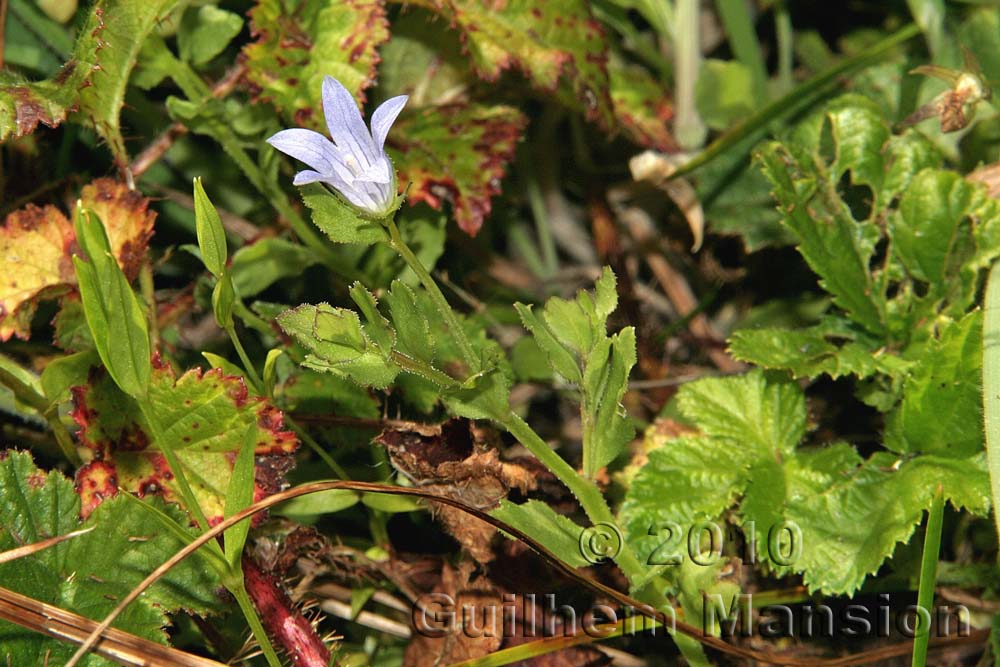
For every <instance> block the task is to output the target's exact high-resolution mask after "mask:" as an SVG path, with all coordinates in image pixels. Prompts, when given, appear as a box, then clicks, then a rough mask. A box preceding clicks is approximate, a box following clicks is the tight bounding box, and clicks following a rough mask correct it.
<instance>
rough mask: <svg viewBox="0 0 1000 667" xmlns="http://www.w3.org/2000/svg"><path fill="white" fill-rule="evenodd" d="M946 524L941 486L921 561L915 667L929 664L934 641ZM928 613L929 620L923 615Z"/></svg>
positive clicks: (933, 506) (932, 505) (925, 534)
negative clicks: (934, 614) (936, 594)
mask: <svg viewBox="0 0 1000 667" xmlns="http://www.w3.org/2000/svg"><path fill="white" fill-rule="evenodd" d="M943 523H944V491H943V490H942V489H941V487H940V486H938V488H937V493H935V494H934V500H933V502H932V503H931V508H930V510H929V511H928V512H927V532H926V533H924V553H923V556H922V557H921V559H920V588H919V589H917V610H918V615H917V623H916V638H915V639H914V640H913V661H912V662H911V663H910V664H911V665H912V667H924V666H925V665H926V664H927V646H928V643H929V642H930V638H931V628H930V624H929V623H927V622H926V621H929V620H930V618H931V617H930V611H931V606H932V605H933V604H934V584H935V582H936V581H937V566H938V557H939V555H940V552H941V526H942V524H943ZM921 610H923V611H926V612H927V615H926V618H922V617H923V616H924V614H923V611H921Z"/></svg>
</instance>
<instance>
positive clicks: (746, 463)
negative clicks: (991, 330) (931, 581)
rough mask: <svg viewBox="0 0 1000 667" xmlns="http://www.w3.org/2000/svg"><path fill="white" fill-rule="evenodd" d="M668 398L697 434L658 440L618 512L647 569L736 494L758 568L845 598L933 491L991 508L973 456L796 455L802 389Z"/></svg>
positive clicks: (702, 391)
mask: <svg viewBox="0 0 1000 667" xmlns="http://www.w3.org/2000/svg"><path fill="white" fill-rule="evenodd" d="M677 402H678V406H679V407H680V410H681V412H682V414H683V415H684V416H685V417H686V418H688V419H690V420H692V421H693V422H695V423H696V424H697V426H699V427H700V428H701V430H702V431H703V435H700V436H692V435H681V436H680V437H676V436H674V435H671V434H668V436H667V437H666V438H663V437H662V436H659V442H658V443H654V445H653V447H654V448H653V449H652V451H650V452H649V454H648V463H647V464H646V465H644V466H643V467H642V468H640V469H639V471H638V472H637V473H636V474H635V476H634V478H633V479H632V481H631V484H630V486H629V489H628V492H627V494H626V497H625V502H624V504H623V505H622V508H621V512H620V518H621V521H622V523H623V524H624V526H625V530H626V540H627V541H628V543H629V544H631V545H632V546H633V548H634V549H635V550H636V553H637V555H638V556H639V557H640V558H641V559H644V560H646V561H647V562H648V563H649V564H651V565H661V566H666V565H676V564H680V563H681V561H682V560H683V559H684V556H683V554H684V550H683V549H681V548H680V545H681V544H682V543H683V542H682V540H681V539H680V538H682V537H685V536H688V533H689V531H690V529H691V526H692V525H693V524H694V522H696V521H700V520H716V519H718V518H719V517H721V516H722V514H723V513H724V512H725V511H726V510H727V509H729V508H730V506H731V505H733V503H734V502H735V501H736V499H737V498H739V497H740V496H742V499H741V500H740V501H739V506H738V509H737V512H736V513H737V517H738V519H739V521H740V523H741V524H742V526H743V530H744V532H749V531H751V530H752V531H753V532H754V535H755V540H754V541H755V543H756V547H757V557H758V559H759V560H760V561H762V562H765V563H767V564H768V565H769V567H771V568H772V569H774V570H775V571H776V572H777V573H778V574H789V573H792V572H796V573H801V574H802V575H803V579H804V581H805V584H806V585H807V586H808V587H809V588H810V590H822V591H823V592H825V593H829V594H843V593H852V592H853V591H855V590H856V589H857V588H858V587H859V586H860V585H861V583H862V582H863V581H864V579H865V577H866V576H867V575H868V574H870V573H872V572H874V571H875V570H877V569H878V568H879V567H880V566H881V564H882V563H883V561H885V559H886V558H887V557H889V556H890V555H891V554H892V553H893V551H894V550H895V548H896V545H897V544H898V543H900V542H905V541H906V540H908V539H909V538H910V536H911V535H912V533H913V531H914V529H915V527H916V526H917V524H919V523H920V521H921V518H922V515H923V512H924V510H925V509H927V508H928V507H929V506H930V503H931V500H932V498H933V496H934V493H935V491H936V489H937V487H938V485H941V486H942V487H943V489H944V493H945V497H946V498H948V499H949V500H950V501H951V502H952V504H953V505H955V506H956V507H964V508H966V509H967V510H968V511H970V512H972V513H974V514H977V515H983V514H985V513H987V512H988V511H989V504H990V501H989V497H990V496H989V477H988V474H987V472H986V468H985V457H984V456H983V455H982V454H976V455H975V456H971V457H966V458H959V456H961V455H962V453H963V452H957V453H956V454H957V456H955V457H948V458H945V457H944V456H937V455H923V456H916V457H910V458H905V459H901V458H898V457H896V456H895V455H893V454H891V453H887V452H880V453H877V454H875V455H874V456H872V457H871V458H870V459H868V460H867V461H864V460H863V459H862V458H861V456H860V455H859V454H858V453H857V451H856V450H855V449H854V448H853V447H851V446H849V445H847V444H843V443H838V444H834V445H829V446H826V447H823V448H819V449H804V448H797V445H798V443H799V440H800V439H801V438H802V437H803V435H804V433H805V419H806V411H805V403H804V401H803V396H802V392H801V390H800V389H799V387H798V385H796V384H795V383H793V382H789V381H787V380H782V381H778V380H775V379H774V378H771V377H768V376H767V375H765V374H764V373H763V372H761V371H759V370H757V371H751V372H750V373H747V374H746V375H744V376H740V377H729V378H709V379H703V380H699V381H697V382H693V383H690V384H687V385H684V386H683V387H682V388H681V390H680V392H679V393H678V399H677ZM977 424H978V422H977ZM977 428H978V426H977ZM653 435H654V436H655V435H656V433H655V432H654V433H653ZM769 538H770V539H769ZM668 555H672V556H675V557H677V558H676V559H675V560H673V561H670V560H664V557H665V556H668Z"/></svg>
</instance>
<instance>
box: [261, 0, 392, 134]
mask: <svg viewBox="0 0 1000 667" xmlns="http://www.w3.org/2000/svg"><path fill="white" fill-rule="evenodd" d="M250 30H251V33H252V34H253V36H254V37H255V38H256V39H257V41H256V42H254V43H252V44H249V45H248V46H246V47H244V49H243V53H244V55H245V56H246V59H247V67H248V70H247V79H248V80H249V81H250V83H251V84H253V86H254V87H255V90H256V91H257V99H259V100H263V101H265V102H270V103H272V104H274V106H275V107H276V108H277V109H278V110H279V111H280V112H281V113H282V114H283V115H284V116H285V118H286V119H287V120H288V121H289V122H291V123H294V124H295V125H299V126H304V127H311V128H313V129H316V130H320V131H323V132H325V130H326V128H325V126H324V123H323V113H322V109H323V104H322V98H321V96H320V90H321V87H322V82H323V77H324V76H332V77H334V78H335V79H337V80H338V81H340V82H341V83H342V84H343V85H344V86H345V87H346V88H347V89H348V90H349V91H351V92H352V93H354V95H355V97H356V98H358V99H359V100H361V101H364V99H365V96H364V90H365V89H366V88H368V86H369V85H371V83H372V81H374V79H375V65H376V64H377V63H378V61H379V56H378V52H377V50H376V49H377V48H378V46H379V45H380V44H381V43H382V42H384V41H385V40H387V39H388V38H389V30H388V22H387V21H386V18H385V8H384V7H383V5H382V3H381V2H379V1H378V0H348V1H346V2H335V3H326V2H321V1H320V0H290V1H287V2H286V1H282V0H260V1H259V2H258V3H257V5H256V6H255V7H254V8H253V9H251V10H250Z"/></svg>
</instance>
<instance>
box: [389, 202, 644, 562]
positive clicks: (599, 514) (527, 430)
mask: <svg viewBox="0 0 1000 667" xmlns="http://www.w3.org/2000/svg"><path fill="white" fill-rule="evenodd" d="M386 229H387V230H388V231H389V245H391V246H392V248H393V250H395V251H396V252H397V253H399V255H400V257H402V258H403V261H405V262H406V264H407V266H409V267H410V268H411V269H412V270H413V272H414V273H415V274H416V275H417V278H419V279H420V282H421V284H422V285H423V286H424V288H425V289H426V290H427V292H428V293H429V294H430V296H431V299H432V300H433V301H434V305H435V306H436V307H437V310H438V312H439V313H440V315H441V318H442V319H443V320H444V322H445V324H446V325H447V326H448V328H449V329H450V330H451V331H452V332H453V335H454V337H455V341H456V342H457V343H458V346H459V348H460V349H461V351H462V356H463V358H464V359H465V362H466V364H467V365H468V366H469V368H470V370H471V371H472V372H473V373H475V372H478V371H479V370H480V365H479V364H480V361H479V359H478V357H477V356H476V354H475V351H474V350H473V349H472V344H471V343H469V339H468V337H467V336H466V334H465V329H464V328H463V327H462V325H461V323H460V322H459V321H458V317H457V316H456V315H455V311H454V310H452V307H451V305H449V303H448V301H447V300H445V298H444V295H443V294H442V293H441V290H440V289H439V288H438V286H437V282H435V280H434V278H433V277H432V276H431V274H430V273H429V272H428V271H427V269H426V268H425V267H424V265H423V264H422V263H421V262H420V259H419V258H418V257H417V256H416V255H414V254H413V251H412V250H410V247H409V246H408V245H407V244H406V242H405V241H404V240H403V238H402V237H401V236H400V234H399V228H398V227H397V226H396V223H395V221H394V220H392V219H389V220H387V221H386ZM411 361H412V360H411ZM494 421H496V422H497V423H498V424H499V425H500V426H502V427H503V428H504V429H506V430H507V431H508V432H509V433H510V434H511V435H513V436H514V437H515V438H517V439H518V441H519V442H520V443H521V444H522V445H524V446H525V447H527V448H528V451H530V452H531V453H532V454H534V455H535V457H536V458H538V460H539V461H541V462H542V463H543V464H544V465H545V467H546V468H548V469H549V470H550V471H552V474H554V475H555V476H556V477H557V478H558V479H559V481H561V482H562V483H563V484H565V485H566V487H567V488H568V489H569V490H570V491H571V492H572V493H573V495H574V496H576V498H577V500H579V501H580V506H581V507H583V511H584V512H585V513H586V514H587V518H589V519H590V521H591V523H594V524H599V523H607V524H610V525H612V526H617V522H616V521H615V518H614V515H613V514H612V513H611V509H610V508H609V507H608V504H607V502H606V501H605V500H604V496H603V495H601V491H600V489H598V488H597V486H595V485H594V483H593V482H591V481H590V480H588V479H585V478H583V477H581V476H580V475H579V474H577V472H576V470H574V469H573V467H572V466H571V465H570V464H568V463H566V461H565V460H563V458H562V457H561V456H559V455H558V454H557V453H555V452H554V451H552V449H551V448H550V447H549V446H548V444H547V443H546V442H545V441H544V440H542V438H541V436H539V435H538V434H537V433H536V432H535V430H534V429H533V428H531V426H529V425H528V423H527V422H526V421H524V420H523V419H521V417H519V416H518V415H517V414H515V413H514V411H513V410H508V412H507V413H506V414H505V415H502V416H497V417H496V418H494ZM615 562H616V563H617V564H618V566H619V567H620V568H621V569H622V572H624V573H625V576H626V577H628V578H629V580H630V581H632V580H635V579H638V578H639V577H641V576H642V575H643V574H644V573H645V568H644V567H643V566H642V564H641V563H640V562H639V560H638V559H637V558H636V557H635V554H633V553H632V550H631V549H629V547H628V546H627V545H626V544H625V543H624V540H623V541H622V548H621V552H620V553H619V554H618V555H617V556H616V557H615Z"/></svg>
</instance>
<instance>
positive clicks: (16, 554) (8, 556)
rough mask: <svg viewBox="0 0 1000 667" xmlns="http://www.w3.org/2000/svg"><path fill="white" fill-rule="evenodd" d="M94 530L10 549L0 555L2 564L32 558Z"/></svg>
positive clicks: (74, 532) (87, 529) (81, 531)
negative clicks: (31, 556)
mask: <svg viewBox="0 0 1000 667" xmlns="http://www.w3.org/2000/svg"><path fill="white" fill-rule="evenodd" d="M92 530H93V528H84V529H83V530H74V531H73V532H72V533H66V534H65V535H57V536H56V537H50V538H49V539H47V540H42V541H40V542H33V543H31V544H25V545H24V546H23V547H17V548H16V549H8V550H7V551H4V552H3V553H0V563H9V562H10V561H12V560H17V559H18V558H24V557H25V556H30V555H31V554H34V553H38V552H39V551H42V550H44V549H48V548H49V547H54V546H55V545H57V544H59V543H60V542H65V541H66V540H71V539H73V538H74V537H79V536H80V535H83V534H84V533H89V532H90V531H92Z"/></svg>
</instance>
